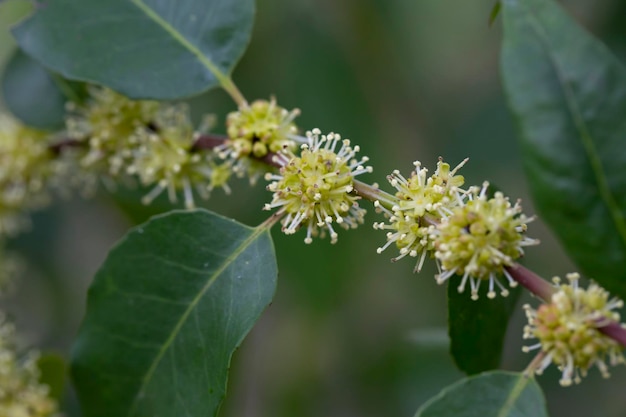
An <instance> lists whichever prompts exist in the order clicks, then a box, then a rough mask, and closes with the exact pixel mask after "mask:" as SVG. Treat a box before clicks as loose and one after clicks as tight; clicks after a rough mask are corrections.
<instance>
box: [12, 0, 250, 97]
mask: <svg viewBox="0 0 626 417" xmlns="http://www.w3.org/2000/svg"><path fill="white" fill-rule="evenodd" d="M253 16H254V1H253V0H227V1H226V0H177V1H165V0H107V1H101V0H81V1H76V0H55V1H50V2H47V3H46V4H45V7H40V8H39V9H38V10H37V12H36V13H35V14H34V15H33V16H32V17H31V18H29V19H27V20H26V21H24V22H23V23H22V24H20V25H19V26H18V27H17V28H15V29H14V32H13V33H14V35H15V37H16V39H17V41H18V43H19V44H20V46H21V47H22V49H24V50H25V51H26V52H27V53H28V54H29V55H31V56H33V57H34V58H35V59H37V60H38V61H40V62H41V63H43V64H44V65H45V66H46V67H49V68H51V69H52V70H54V71H56V72H58V73H60V74H61V75H63V76H64V77H66V78H70V79H77V80H81V81H88V82H94V83H98V84H103V85H106V86H108V87H111V88H113V89H115V90H117V91H119V92H121V93H123V94H125V95H127V96H129V97H132V98H154V99H175V98H181V97H187V96H190V95H194V94H198V93H200V92H202V91H205V90H207V89H209V88H211V87H215V86H218V85H222V87H224V88H225V89H226V90H227V91H229V92H230V93H231V95H235V96H236V95H237V94H238V92H237V91H236V88H235V87H234V85H233V84H232V81H231V80H230V73H231V71H232V69H233V68H234V66H235V64H236V62H237V61H238V60H239V58H240V57H241V55H242V54H243V52H244V50H245V48H246V46H247V44H248V41H249V38H250V33H251V30H252V22H253Z"/></svg>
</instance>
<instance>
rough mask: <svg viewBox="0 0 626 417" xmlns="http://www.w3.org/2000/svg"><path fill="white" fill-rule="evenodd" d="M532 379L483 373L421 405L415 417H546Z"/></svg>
mask: <svg viewBox="0 0 626 417" xmlns="http://www.w3.org/2000/svg"><path fill="white" fill-rule="evenodd" d="M547 416H548V413H547V411H546V404H545V399H544V397H543V393H542V392H541V388H539V385H537V382H535V379H534V378H532V377H530V378H528V377H526V376H524V374H522V373H513V372H502V371H494V372H486V373H484V374H480V375H477V376H473V377H469V378H465V379H462V380H461V381H458V382H456V383H454V384H453V385H450V386H449V387H448V388H446V389H444V390H443V391H441V393H440V394H439V395H437V396H436V397H434V398H432V399H431V400H430V401H428V402H427V403H426V404H424V405H423V406H422V407H421V408H420V409H419V410H418V411H417V414H416V415H415V417H547Z"/></svg>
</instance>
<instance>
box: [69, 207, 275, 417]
mask: <svg viewBox="0 0 626 417" xmlns="http://www.w3.org/2000/svg"><path fill="white" fill-rule="evenodd" d="M276 275H277V270H276V261H275V255H274V249H273V244H272V241H271V237H270V235H269V232H268V230H267V229H266V228H261V227H260V228H256V229H253V228H249V227H247V226H244V225H241V224H239V223H236V222H235V221H233V220H229V219H226V218H223V217H220V216H218V215H216V214H213V213H210V212H208V211H206V210H195V211H174V212H171V213H169V214H166V215H162V216H157V217H154V218H153V219H151V220H150V221H148V222H147V223H145V224H144V225H142V226H139V227H137V228H135V229H133V230H132V231H131V232H130V233H129V234H128V235H127V236H126V237H125V238H124V239H123V240H122V241H121V242H120V243H118V244H117V246H116V247H114V248H113V249H112V250H111V252H110V253H109V256H108V258H107V260H106V261H105V263H104V265H103V266H102V268H101V269H100V270H99V272H98V273H97V275H96V278H95V281H94V283H93V285H92V286H91V288H90V290H89V296H88V302H87V314H86V318H85V321H84V322H83V324H82V327H81V329H80V331H79V334H78V338H77V340H76V342H75V345H74V350H73V360H72V373H73V377H74V381H75V384H76V389H77V392H78V395H79V399H80V402H81V404H82V407H83V412H84V415H85V417H97V416H102V417H105V416H106V417H110V416H118V417H124V416H156V415H159V416H166V417H167V416H172V417H173V416H183V415H189V416H213V415H215V414H216V413H217V410H218V408H219V406H220V404H221V402H222V400H223V398H224V395H225V392H226V381H227V375H228V368H229V364H230V360H231V356H232V354H233V352H234V351H235V349H236V348H237V347H238V346H239V345H240V343H241V342H242V340H243V338H244V336H245V335H246V334H247V333H248V331H249V330H250V328H251V327H252V326H253V325H254V323H255V322H256V320H257V319H258V317H259V315H260V314H261V312H262V311H263V309H264V308H265V307H266V306H267V305H268V304H269V303H270V301H271V300H272V297H273V294H274V291H275V286H276Z"/></svg>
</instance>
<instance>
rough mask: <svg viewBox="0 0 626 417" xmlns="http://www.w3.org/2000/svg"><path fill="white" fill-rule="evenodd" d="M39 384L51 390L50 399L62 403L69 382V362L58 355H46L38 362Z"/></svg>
mask: <svg viewBox="0 0 626 417" xmlns="http://www.w3.org/2000/svg"><path fill="white" fill-rule="evenodd" d="M37 367H38V368H39V372H40V377H39V382H41V383H42V384H45V385H47V386H48V387H49V388H50V397H51V398H54V399H55V400H56V401H58V402H60V401H61V399H62V397H63V393H64V392H65V384H66V382H67V362H66V361H65V358H63V357H62V356H61V355H58V354H56V353H46V354H43V355H41V357H39V359H38V360H37Z"/></svg>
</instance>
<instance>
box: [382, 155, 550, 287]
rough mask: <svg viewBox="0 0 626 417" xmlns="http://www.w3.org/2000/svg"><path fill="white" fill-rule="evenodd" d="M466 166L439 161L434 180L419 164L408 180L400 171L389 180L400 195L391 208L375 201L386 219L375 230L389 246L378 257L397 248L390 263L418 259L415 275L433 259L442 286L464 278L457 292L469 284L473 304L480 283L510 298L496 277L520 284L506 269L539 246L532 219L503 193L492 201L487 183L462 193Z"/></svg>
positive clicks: (395, 172)
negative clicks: (530, 231)
mask: <svg viewBox="0 0 626 417" xmlns="http://www.w3.org/2000/svg"><path fill="white" fill-rule="evenodd" d="M465 162H466V160H465V161H463V162H461V163H460V164H459V165H457V166H456V167H455V168H454V169H450V165H448V164H447V163H444V162H443V161H441V160H440V161H439V163H438V164H437V170H436V171H435V172H434V173H433V174H432V175H431V176H428V170H427V169H426V168H422V167H421V164H420V163H419V162H415V163H414V165H415V167H416V169H415V171H414V172H413V173H412V174H411V176H410V177H409V178H408V179H407V178H405V177H403V176H402V175H401V174H400V173H399V172H398V171H394V172H393V173H392V174H391V175H390V176H389V177H388V180H389V182H390V184H391V185H392V186H393V187H394V188H395V189H396V190H397V191H396V193H395V196H394V199H393V200H392V204H391V207H385V206H384V205H383V204H382V203H381V202H380V201H376V202H375V206H376V207H377V209H378V211H381V212H383V214H384V215H385V216H386V217H387V219H388V222H387V223H385V222H379V223H375V224H374V228H375V229H378V230H387V242H386V243H385V245H383V246H382V247H380V248H378V253H381V252H383V251H384V250H385V249H387V248H388V247H389V246H391V245H392V244H393V245H395V246H396V247H397V248H398V250H399V255H398V256H397V257H395V258H393V259H392V261H396V260H398V259H401V258H403V257H405V256H407V255H408V256H410V257H417V258H418V260H417V263H416V266H415V271H419V270H421V268H422V265H423V263H424V260H425V258H426V257H427V255H430V257H434V258H435V259H436V260H437V265H438V267H439V269H440V273H439V274H438V275H437V277H436V278H437V282H438V283H439V284H441V283H444V282H446V281H447V280H448V279H449V278H450V277H452V276H453V275H455V274H457V275H460V276H462V278H461V282H460V285H459V287H458V290H459V292H463V291H464V290H465V288H466V286H467V283H468V282H469V284H470V288H471V297H472V299H478V290H479V288H480V284H481V282H482V281H488V286H489V288H488V292H487V296H488V297H489V298H494V297H495V296H496V292H495V287H496V286H497V287H498V288H499V289H500V294H501V295H502V296H506V295H507V294H508V290H507V289H506V288H505V287H504V286H503V285H502V284H501V283H500V281H499V280H498V278H497V277H498V276H500V275H504V276H505V277H506V278H507V280H508V282H509V283H510V285H511V286H515V285H516V284H517V283H516V282H515V281H514V280H513V279H512V278H511V277H510V275H508V273H507V271H506V270H505V269H504V267H505V266H509V265H512V264H513V262H514V261H515V259H517V258H519V257H520V256H522V255H523V253H524V252H523V247H524V246H528V245H534V244H537V243H538V242H537V241H536V240H533V239H529V238H527V237H526V236H525V235H524V233H525V231H526V224H527V223H529V222H530V221H532V219H531V218H528V217H526V216H525V215H524V214H523V213H522V212H521V210H522V209H521V206H520V204H519V202H518V203H516V204H514V205H511V203H510V202H509V200H508V199H507V198H505V197H504V195H503V194H502V193H499V192H497V193H495V195H494V196H493V197H491V198H489V197H488V196H487V188H488V185H489V184H487V183H485V184H483V186H482V187H470V188H468V189H466V190H464V189H462V188H461V186H463V183H464V178H463V176H461V175H457V171H458V170H459V169H460V168H461V167H462V166H463V165H464V164H465ZM387 205H388V206H389V204H387Z"/></svg>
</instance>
